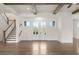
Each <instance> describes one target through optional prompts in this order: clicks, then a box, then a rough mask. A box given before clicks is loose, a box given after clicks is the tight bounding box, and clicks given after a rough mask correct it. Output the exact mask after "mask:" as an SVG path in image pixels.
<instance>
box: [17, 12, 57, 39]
mask: <svg viewBox="0 0 79 59" xmlns="http://www.w3.org/2000/svg"><path fill="white" fill-rule="evenodd" d="M21 15H22V14H21ZM26 15H27V14H26ZM36 17H42V18H43V19H42V20H43V21H48V20H51V21H52V20H56V19H54V15H53V16H52V14H49V13H47V14H38V15H37V16H32V17H30V18H29V17H25V16H20V17H17V20H16V22H17V23H16V24H17V28H19V24H20V23H22V25H24V23H23V22H24V20H26V21H27V20H30V21H32V20H38V19H36ZM20 29H22V31H23V33H22V37H20V38H19V37H18V35H17V37H18V38H19V39H21V40H33V28H27V27H24V26H22V28H19V29H17V30H16V31H17V33H18V32H20ZM45 31H46V34H47V36H46V38H45V39H46V40H57V39H58V32H57V31H58V30H57V27H56V28H53V27H52V28H51V29H50V28H46V30H45ZM18 34H19V33H18Z"/></svg>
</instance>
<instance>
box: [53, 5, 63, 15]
mask: <svg viewBox="0 0 79 59" xmlns="http://www.w3.org/2000/svg"><path fill="white" fill-rule="evenodd" d="M63 6H64V4H59V5H58V6H57V7H56V8H55V10H54V11H53V14H57V13H58V12H59V11H60V10H61V8H62V7H63Z"/></svg>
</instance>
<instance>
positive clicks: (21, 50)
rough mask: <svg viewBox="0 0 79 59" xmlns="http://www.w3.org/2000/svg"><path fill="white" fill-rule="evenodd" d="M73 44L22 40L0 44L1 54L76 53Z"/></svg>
mask: <svg viewBox="0 0 79 59" xmlns="http://www.w3.org/2000/svg"><path fill="white" fill-rule="evenodd" d="M74 48H75V47H74V45H73V44H70V43H68V44H66V43H63V44H62V43H60V42H58V41H21V42H19V43H17V44H16V43H7V44H6V45H2V44H0V54H1V55H75V54H77V52H76V49H74Z"/></svg>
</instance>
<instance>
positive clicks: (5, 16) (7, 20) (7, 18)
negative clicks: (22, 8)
mask: <svg viewBox="0 0 79 59" xmlns="http://www.w3.org/2000/svg"><path fill="white" fill-rule="evenodd" d="M0 11H1V13H3V15H4V16H3V15H2V14H0V15H1V16H2V17H3V18H4V20H5V21H6V22H7V24H9V17H8V16H7V15H6V13H5V12H4V11H3V10H1V9H0ZM5 18H6V19H5Z"/></svg>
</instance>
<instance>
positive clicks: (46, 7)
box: [0, 4, 79, 13]
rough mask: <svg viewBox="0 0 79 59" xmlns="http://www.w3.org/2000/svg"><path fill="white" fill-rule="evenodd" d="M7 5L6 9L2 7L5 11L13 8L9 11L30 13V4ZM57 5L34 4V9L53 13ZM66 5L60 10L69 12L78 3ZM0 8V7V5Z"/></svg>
mask: <svg viewBox="0 0 79 59" xmlns="http://www.w3.org/2000/svg"><path fill="white" fill-rule="evenodd" d="M6 6H7V7H8V8H7V9H6V8H4V10H5V11H6V12H7V11H8V12H10V11H9V10H13V11H11V12H14V11H15V12H16V13H32V10H33V9H32V5H5V7H6ZM56 7H57V5H36V9H37V12H38V13H43V12H48V13H53V11H54V10H55V8H56ZM67 7H68V5H64V7H63V8H62V9H61V10H63V11H64V10H68V11H69V12H73V11H74V10H76V9H78V8H79V5H78V4H77V5H72V6H71V7H70V8H67ZM0 8H1V7H0ZM27 8H29V10H27Z"/></svg>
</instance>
